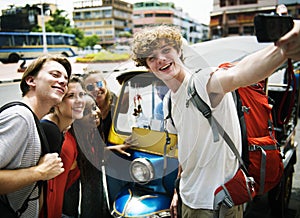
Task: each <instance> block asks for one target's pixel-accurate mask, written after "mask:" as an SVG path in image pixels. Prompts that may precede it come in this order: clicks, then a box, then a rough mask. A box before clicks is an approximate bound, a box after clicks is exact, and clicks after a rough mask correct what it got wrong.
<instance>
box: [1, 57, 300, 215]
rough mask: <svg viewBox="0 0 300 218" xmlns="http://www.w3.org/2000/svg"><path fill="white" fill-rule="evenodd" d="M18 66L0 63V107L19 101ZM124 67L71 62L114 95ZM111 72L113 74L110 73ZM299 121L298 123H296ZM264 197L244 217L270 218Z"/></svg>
mask: <svg viewBox="0 0 300 218" xmlns="http://www.w3.org/2000/svg"><path fill="white" fill-rule="evenodd" d="M18 66H19V65H18V64H2V63H0V67H1V68H0V69H1V71H0V81H1V83H0V91H1V94H0V105H3V104H4V103H6V102H8V101H11V100H20V99H21V92H20V89H19V80H20V78H21V77H22V73H18V72H17V68H18ZM120 66H126V63H112V64H111V63H110V64H107V63H106V64H77V63H74V62H72V68H73V72H75V73H76V74H82V73H83V69H84V68H88V69H100V70H102V71H103V72H104V74H105V77H106V79H107V81H108V84H109V88H110V89H111V90H113V91H114V92H115V93H118V91H119V89H120V85H119V84H118V82H117V81H116V79H115V78H116V76H117V75H118V74H119V72H118V71H114V70H115V69H116V68H117V67H120ZM111 71H113V72H111ZM299 122H300V120H299V121H298V123H299ZM295 140H296V141H297V142H298V143H300V125H299V124H298V125H297V128H296V139H295ZM299 147H300V146H298V147H297V159H298V162H297V164H296V165H295V172H294V176H293V187H292V195H291V199H290V203H289V210H288V216H287V217H286V218H300V163H299V162H300V148H299ZM265 198H266V197H265V196H264V197H262V198H261V199H260V200H258V201H255V202H253V203H252V207H253V208H255V209H253V210H251V213H249V214H247V215H245V217H246V218H253V217H255V218H260V217H261V218H271V217H272V216H271V215H270V210H269V208H268V205H267V203H266V199H265Z"/></svg>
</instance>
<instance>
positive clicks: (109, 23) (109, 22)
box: [104, 20, 112, 25]
mask: <svg viewBox="0 0 300 218" xmlns="http://www.w3.org/2000/svg"><path fill="white" fill-rule="evenodd" d="M104 24H105V25H112V21H111V20H106V21H104Z"/></svg>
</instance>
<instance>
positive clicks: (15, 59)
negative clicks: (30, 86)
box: [8, 54, 20, 63]
mask: <svg viewBox="0 0 300 218" xmlns="http://www.w3.org/2000/svg"><path fill="white" fill-rule="evenodd" d="M19 60H20V56H19V55H17V54H10V55H9V57H8V62H9V63H18V61H19Z"/></svg>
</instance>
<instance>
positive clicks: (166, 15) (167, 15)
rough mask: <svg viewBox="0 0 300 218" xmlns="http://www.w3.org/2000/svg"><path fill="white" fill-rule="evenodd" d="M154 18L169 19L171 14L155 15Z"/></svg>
mask: <svg viewBox="0 0 300 218" xmlns="http://www.w3.org/2000/svg"><path fill="white" fill-rule="evenodd" d="M155 17H171V14H155Z"/></svg>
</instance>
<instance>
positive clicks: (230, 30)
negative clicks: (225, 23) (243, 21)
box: [228, 27, 239, 34]
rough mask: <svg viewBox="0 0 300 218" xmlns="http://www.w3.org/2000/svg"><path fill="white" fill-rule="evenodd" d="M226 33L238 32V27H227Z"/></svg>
mask: <svg viewBox="0 0 300 218" xmlns="http://www.w3.org/2000/svg"><path fill="white" fill-rule="evenodd" d="M228 33H229V34H239V28H238V27H229V28H228Z"/></svg>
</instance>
